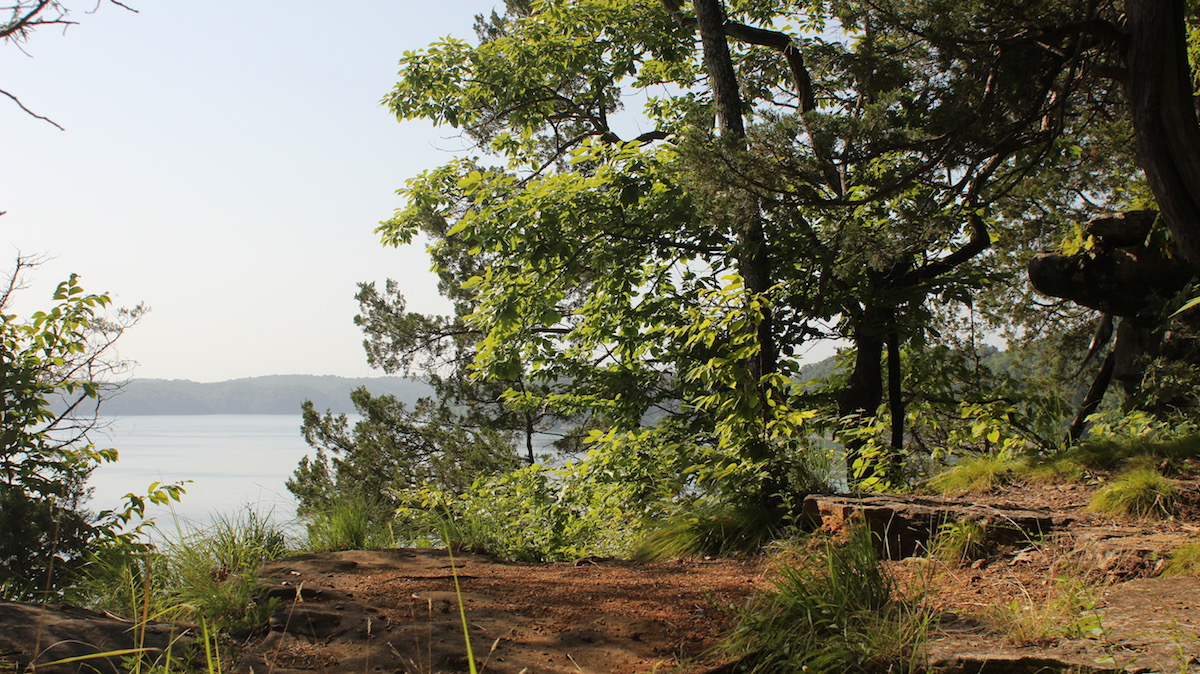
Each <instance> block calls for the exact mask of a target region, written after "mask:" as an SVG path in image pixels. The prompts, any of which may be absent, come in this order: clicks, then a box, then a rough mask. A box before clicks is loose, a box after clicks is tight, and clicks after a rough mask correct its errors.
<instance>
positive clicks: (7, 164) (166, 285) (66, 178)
mask: <svg viewBox="0 0 1200 674" xmlns="http://www.w3.org/2000/svg"><path fill="white" fill-rule="evenodd" d="M125 2H126V4H128V5H130V6H131V7H133V8H134V9H136V10H137V13H132V12H128V11H125V10H123V9H121V8H120V7H117V6H115V5H112V4H108V3H107V1H106V0H105V1H103V2H102V3H101V4H100V5H99V7H98V9H97V10H96V11H94V12H91V13H89V11H90V10H92V9H93V8H94V7H95V4H94V0H84V1H83V2H78V3H73V2H71V1H70V0H66V3H67V5H68V6H69V7H70V8H71V9H72V13H71V16H70V18H72V19H73V20H76V21H78V25H74V26H71V27H69V28H68V29H67V30H66V31H65V34H64V32H63V31H62V30H61V29H55V28H48V29H42V30H41V31H40V32H37V33H35V34H33V35H32V36H31V38H30V39H29V40H28V42H26V43H24V44H23V45H22V46H21V48H18V47H17V46H15V45H13V44H3V45H0V88H3V89H4V90H5V91H7V92H9V93H11V94H13V95H15V96H17V97H18V98H20V99H21V101H22V102H23V103H24V104H25V105H26V106H27V107H29V108H31V109H33V110H34V111H35V112H37V113H38V114H42V115H45V116H47V117H50V118H51V119H53V120H54V121H55V122H57V123H58V124H61V125H62V126H63V127H64V128H65V131H60V130H58V129H56V128H55V127H53V126H51V125H50V124H47V123H46V122H43V121H40V120H37V119H34V118H32V117H30V116H29V115H27V114H25V113H24V112H22V111H21V110H20V109H19V108H18V107H17V106H16V105H14V104H12V103H11V102H10V101H8V100H7V99H5V98H3V97H0V211H7V213H6V214H5V215H3V216H0V243H3V244H4V245H3V247H2V248H0V268H8V267H11V260H14V259H15V258H16V256H17V255H42V256H46V257H47V258H48V259H47V261H46V262H45V263H44V264H43V265H42V266H41V267H40V268H38V269H37V270H36V271H35V272H34V274H33V275H32V276H31V277H30V279H29V280H30V281H31V282H32V283H31V284H30V287H29V288H28V289H27V290H25V291H23V293H22V294H21V296H20V297H19V298H18V300H17V301H16V302H15V303H14V305H13V306H12V307H11V308H10V310H15V311H17V312H19V313H21V314H23V315H27V314H28V313H29V312H31V311H34V310H37V309H42V308H46V307H48V306H50V304H51V301H50V294H51V293H52V291H53V288H54V286H55V284H56V283H57V282H58V281H60V280H62V279H64V278H66V277H67V276H68V275H69V274H71V273H77V274H79V275H80V278H81V281H82V283H83V285H84V287H85V288H86V289H87V290H88V291H89V292H109V293H110V294H111V295H112V296H113V298H114V303H115V304H116V305H118V306H127V307H128V306H133V305H136V304H139V303H144V304H145V305H147V306H149V307H150V312H149V313H148V314H147V315H146V316H145V317H144V318H143V319H142V322H141V323H140V324H139V325H137V326H136V327H135V328H134V329H133V330H131V331H130V332H128V333H127V334H126V335H125V336H124V337H122V340H121V343H120V355H121V356H122V357H123V358H127V359H130V360H133V361H136V362H137V367H136V369H135V370H134V371H133V373H132V374H133V376H134V377H137V378H166V379H191V380H194V381H223V380H227V379H235V378H240V377H252V376H260V375H269V374H330V375H340V376H347V377H362V376H376V375H380V374H382V373H381V372H378V371H373V370H371V369H370V368H369V367H368V365H367V363H366V357H365V355H364V352H363V349H362V346H361V343H362V335H361V333H360V332H359V331H358V329H357V328H356V327H355V326H354V324H353V318H354V315H355V314H356V313H357V309H358V307H357V303H356V302H355V301H354V294H355V292H356V290H357V283H359V282H363V281H375V282H377V283H379V284H380V285H382V283H383V281H384V280H385V279H387V278H394V279H396V280H398V281H399V282H400V283H401V286H402V287H403V288H404V291H405V294H406V297H407V298H408V300H409V305H408V306H409V309H410V310H413V311H419V312H426V313H429V312H444V311H446V310H448V305H447V304H446V303H445V302H444V300H442V299H441V298H440V297H438V295H437V291H436V280H435V278H434V277H433V275H432V274H431V273H430V272H429V261H428V258H427V257H426V256H425V253H424V246H423V244H418V245H414V246H409V247H406V248H401V249H396V248H385V247H383V246H382V245H381V244H380V243H379V238H378V236H377V235H376V234H375V233H374V229H375V227H376V226H377V224H378V223H379V221H381V220H384V219H387V218H388V217H389V216H390V215H391V213H392V212H393V211H394V210H395V209H396V208H398V207H400V206H401V205H402V200H401V198H400V197H399V196H397V195H396V194H395V192H396V190H397V189H399V188H401V187H403V185H404V182H405V180H407V179H408V178H410V177H413V176H415V175H416V174H418V173H419V172H421V171H422V170H425V169H428V168H432V167H434V166H437V165H440V164H442V163H445V162H447V161H449V160H450V159H451V158H452V157H453V156H454V155H453V152H455V151H462V148H463V145H462V143H461V142H460V141H459V140H458V139H457V138H456V137H455V133H454V130H453V129H435V128H433V127H432V126H430V125H429V124H426V123H422V122H405V123H399V122H397V121H396V119H395V118H394V117H393V116H392V115H391V114H390V113H389V112H388V111H387V110H386V109H385V108H384V107H383V106H382V105H381V104H380V100H381V99H382V98H383V96H384V95H386V94H387V92H388V91H389V90H390V88H391V87H392V86H393V85H394V84H395V82H396V79H397V77H396V72H397V65H396V64H397V61H398V60H399V58H400V57H401V55H402V54H403V52H405V51H407V50H413V49H419V48H422V47H424V46H426V45H428V44H429V43H431V42H433V41H435V40H437V39H438V38H440V37H444V36H447V35H453V36H455V37H460V38H464V39H469V38H471V37H472V36H473V33H472V31H471V25H472V23H473V20H474V19H473V17H474V15H476V14H479V13H487V12H490V11H491V10H492V9H493V7H496V8H497V9H499V8H502V4H503V3H502V0H496V1H492V0H441V1H440V2H413V1H412V0H360V1H359V2H354V3H330V2H320V3H318V2H313V1H310V0H238V1H233V0H207V1H206V2H195V1H190V2H184V1H182V0H125Z"/></svg>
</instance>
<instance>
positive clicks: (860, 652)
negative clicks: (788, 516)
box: [727, 526, 932, 673]
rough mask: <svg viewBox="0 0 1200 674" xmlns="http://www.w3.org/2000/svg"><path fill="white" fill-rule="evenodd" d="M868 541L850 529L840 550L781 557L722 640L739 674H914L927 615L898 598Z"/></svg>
mask: <svg viewBox="0 0 1200 674" xmlns="http://www.w3.org/2000/svg"><path fill="white" fill-rule="evenodd" d="M872 537H873V534H872V533H871V532H870V530H869V529H867V528H866V527H865V526H856V527H853V528H852V530H851V533H850V539H849V540H848V541H846V542H841V543H839V542H834V541H826V542H824V543H823V544H820V545H818V546H817V547H816V548H815V549H812V550H808V549H805V547H804V545H803V543H792V544H790V546H789V547H787V548H785V549H784V552H783V553H782V554H781V555H780V560H779V561H780V563H779V564H778V566H777V568H776V571H775V574H776V575H775V579H774V581H773V585H772V587H771V588H770V589H767V590H765V591H763V592H761V593H760V594H759V595H757V596H756V597H755V598H754V599H753V600H752V601H751V603H750V604H749V605H748V607H747V608H746V609H745V610H744V611H743V612H742V615H741V616H740V617H739V619H738V623H737V625H736V627H735V628H734V630H733V631H732V633H731V634H730V637H729V639H728V642H727V646H728V648H729V650H730V651H731V653H732V654H733V655H734V656H737V657H741V658H742V666H743V668H742V669H741V670H740V671H746V672H764V673H765V672H800V671H814V672H882V671H888V672H910V671H916V670H917V669H918V665H919V662H920V656H921V651H922V648H923V644H924V643H925V641H926V637H927V635H928V631H929V627H930V624H931V622H932V615H931V612H930V611H929V610H928V609H927V608H926V607H925V606H924V605H923V603H922V602H921V601H920V600H919V599H917V600H901V599H900V598H899V597H898V596H897V591H896V585H895V582H894V581H893V579H892V578H891V577H890V576H889V575H888V574H887V572H886V571H885V570H884V568H883V566H882V564H881V563H880V561H879V557H878V556H877V554H876V551H875V546H874V544H873V543H874V541H873V540H872Z"/></svg>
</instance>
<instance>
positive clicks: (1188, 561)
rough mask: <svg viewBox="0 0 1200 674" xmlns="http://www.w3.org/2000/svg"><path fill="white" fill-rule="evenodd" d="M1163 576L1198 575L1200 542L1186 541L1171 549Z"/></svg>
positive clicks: (1199, 571)
mask: <svg viewBox="0 0 1200 674" xmlns="http://www.w3.org/2000/svg"><path fill="white" fill-rule="evenodd" d="M1163 575H1164V576H1200V543H1188V544H1187V545H1181V546H1179V547H1178V548H1175V549H1174V550H1172V551H1171V554H1170V556H1169V557H1168V558H1167V564H1166V566H1164V567H1163Z"/></svg>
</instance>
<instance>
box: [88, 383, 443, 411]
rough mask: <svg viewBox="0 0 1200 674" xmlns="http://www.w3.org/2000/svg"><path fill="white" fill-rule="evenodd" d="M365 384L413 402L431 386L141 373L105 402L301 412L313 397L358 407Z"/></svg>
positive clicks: (114, 407)
mask: <svg viewBox="0 0 1200 674" xmlns="http://www.w3.org/2000/svg"><path fill="white" fill-rule="evenodd" d="M360 386H365V387H366V388H367V389H368V390H369V391H371V393H374V394H376V395H384V394H390V395H394V396H396V397H397V398H399V399H400V400H403V401H405V402H407V403H409V404H412V402H414V401H415V400H416V399H417V398H419V397H421V396H427V395H430V393H431V389H430V388H429V387H428V386H427V385H425V384H423V383H421V382H418V381H414V380H412V379H408V378H405V377H377V378H361V379H351V378H347V377H333V376H314V375H273V376H269V377H251V378H247V379H232V380H230V381H222V382H214V383H200V382H194V381H188V380H184V379H135V380H133V381H131V382H129V383H128V384H126V385H125V387H124V388H123V389H122V390H121V391H120V392H119V393H117V394H116V395H114V396H112V397H111V398H109V399H108V400H107V401H105V403H104V405H103V406H102V408H101V412H102V413H103V414H108V415H138V414H300V405H301V403H303V402H304V401H305V400H311V401H313V403H314V404H315V405H316V408H317V409H318V410H320V411H322V412H323V411H325V410H326V409H332V410H333V411H334V412H353V407H352V406H351V404H350V392H351V391H353V390H354V389H356V388H358V387H360Z"/></svg>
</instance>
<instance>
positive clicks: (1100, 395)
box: [1067, 351, 1117, 442]
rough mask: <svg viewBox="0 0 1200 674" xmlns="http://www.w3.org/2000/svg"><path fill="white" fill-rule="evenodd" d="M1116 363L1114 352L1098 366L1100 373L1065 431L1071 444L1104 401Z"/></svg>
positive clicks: (1077, 438)
mask: <svg viewBox="0 0 1200 674" xmlns="http://www.w3.org/2000/svg"><path fill="white" fill-rule="evenodd" d="M1116 362H1117V354H1116V352H1115V351H1109V352H1108V356H1106V357H1105V358H1104V364H1103V365H1101V366H1100V371H1099V372H1098V373H1096V378H1095V379H1093V380H1092V386H1091V387H1090V388H1089V389H1088V392H1087V395H1085V396H1084V397H1083V403H1082V404H1081V405H1080V406H1079V411H1078V412H1076V413H1075V420H1074V421H1072V422H1071V427H1070V428H1069V429H1068V430H1067V437H1068V438H1069V439H1070V440H1071V442H1078V441H1079V438H1081V437H1083V429H1084V425H1085V424H1086V423H1087V418H1088V417H1089V416H1091V415H1092V413H1094V412H1095V411H1096V408H1098V407H1100V401H1101V400H1104V394H1105V392H1106V391H1108V385H1109V383H1110V382H1112V376H1113V366H1114V365H1116Z"/></svg>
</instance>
